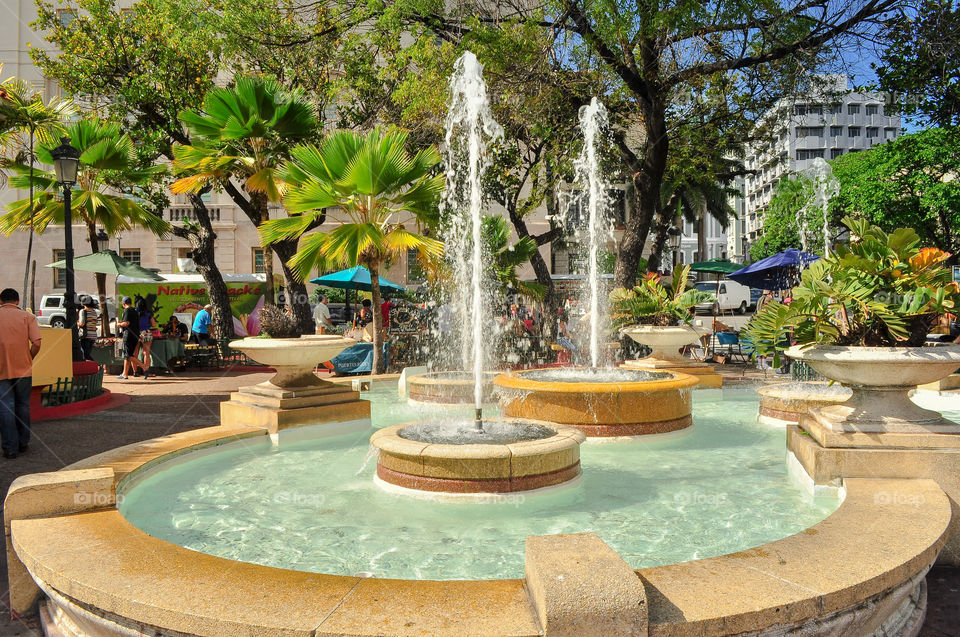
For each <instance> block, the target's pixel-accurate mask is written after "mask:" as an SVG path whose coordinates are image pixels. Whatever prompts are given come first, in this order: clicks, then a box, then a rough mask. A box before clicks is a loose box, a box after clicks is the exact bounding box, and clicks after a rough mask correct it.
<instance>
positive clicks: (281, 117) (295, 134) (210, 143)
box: [170, 77, 317, 201]
mask: <svg viewBox="0 0 960 637" xmlns="http://www.w3.org/2000/svg"><path fill="white" fill-rule="evenodd" d="M180 121H181V122H183V125H184V127H185V128H186V129H187V130H188V131H189V132H190V136H191V140H192V143H191V144H190V145H177V146H175V147H174V162H173V167H174V170H175V171H176V172H177V173H178V174H181V175H185V176H182V177H181V178H180V179H178V180H177V181H175V182H174V183H173V185H172V186H171V187H170V189H171V190H172V191H173V192H174V193H182V192H192V193H197V192H201V191H202V190H203V189H205V188H207V187H209V186H216V187H219V186H221V185H222V184H223V183H224V182H226V181H229V180H230V179H231V178H235V179H237V180H238V181H241V182H242V183H243V185H244V188H245V189H246V190H247V191H248V192H251V193H253V192H256V193H262V194H263V195H265V196H266V198H267V199H269V200H270V201H279V200H280V198H281V196H282V193H283V189H284V185H283V183H282V181H281V180H280V178H279V165H280V164H281V163H282V162H283V161H284V160H286V159H287V158H288V157H289V151H290V147H291V146H292V145H293V144H295V143H297V142H298V141H301V140H304V139H307V138H309V137H311V136H313V135H314V134H315V133H316V130H317V118H316V112H315V111H314V108H313V105H312V104H311V103H310V102H309V101H308V100H307V99H306V97H305V96H304V94H303V92H302V91H286V90H284V88H283V87H282V86H280V84H279V83H278V82H277V81H276V80H274V79H272V78H264V77H241V78H239V79H238V80H237V82H236V85H235V86H233V87H231V88H222V89H214V90H212V91H210V92H209V93H207V95H206V96H205V97H204V99H203V109H202V110H199V111H197V110H185V111H183V112H182V113H180Z"/></svg>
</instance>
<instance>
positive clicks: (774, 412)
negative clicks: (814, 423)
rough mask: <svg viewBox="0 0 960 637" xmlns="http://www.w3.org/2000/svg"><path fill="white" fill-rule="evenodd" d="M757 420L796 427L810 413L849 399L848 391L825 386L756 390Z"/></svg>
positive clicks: (795, 385)
mask: <svg viewBox="0 0 960 637" xmlns="http://www.w3.org/2000/svg"><path fill="white" fill-rule="evenodd" d="M757 393H758V394H759V395H760V407H759V415H760V420H761V421H764V422H768V423H769V424H778V425H782V424H788V423H796V422H798V421H799V420H800V416H803V415H805V414H807V413H809V412H810V410H811V409H818V408H820V407H829V406H831V405H839V404H840V403H842V402H844V401H846V400H847V399H848V398H850V396H851V395H852V392H851V391H850V389H849V388H847V387H844V386H843V385H834V384H830V383H825V382H818V381H810V382H802V383H774V384H771V385H764V386H763V387H761V388H759V389H758V390H757Z"/></svg>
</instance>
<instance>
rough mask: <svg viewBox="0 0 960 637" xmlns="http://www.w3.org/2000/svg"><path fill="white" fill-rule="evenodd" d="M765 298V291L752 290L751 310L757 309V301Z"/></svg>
mask: <svg viewBox="0 0 960 637" xmlns="http://www.w3.org/2000/svg"><path fill="white" fill-rule="evenodd" d="M761 296H763V290H761V289H760V288H750V309H751V310H755V309H757V301H759V300H760V297H761Z"/></svg>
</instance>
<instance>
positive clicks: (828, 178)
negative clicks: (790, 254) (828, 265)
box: [800, 157, 840, 256]
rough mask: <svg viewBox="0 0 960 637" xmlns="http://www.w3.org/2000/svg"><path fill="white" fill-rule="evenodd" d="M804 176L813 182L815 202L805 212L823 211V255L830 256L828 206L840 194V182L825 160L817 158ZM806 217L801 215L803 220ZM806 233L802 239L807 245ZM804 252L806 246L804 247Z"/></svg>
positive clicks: (805, 170)
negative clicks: (810, 210)
mask: <svg viewBox="0 0 960 637" xmlns="http://www.w3.org/2000/svg"><path fill="white" fill-rule="evenodd" d="M803 174H804V176H806V177H807V178H809V179H810V181H812V182H813V201H811V202H810V203H808V204H807V205H806V206H804V210H803V211H804V212H806V211H807V210H809V209H811V208H812V209H814V210H821V211H823V255H824V256H829V255H830V216H829V210H828V206H829V205H830V199H831V198H833V196H834V195H836V194H837V193H838V192H840V181H839V180H838V179H837V178H836V177H834V176H833V169H832V168H831V167H830V164H828V163H827V162H826V161H825V160H824V159H823V158H821V157H816V158H815V159H814V160H813V161H812V162H811V163H810V165H809V166H808V167H807V168H805V169H804V170H803ZM804 216H805V215H801V219H802V218H803V217H804ZM805 235H806V232H803V231H801V234H800V236H801V239H802V240H803V242H804V244H805V243H806V236H805ZM804 250H806V246H805V245H804Z"/></svg>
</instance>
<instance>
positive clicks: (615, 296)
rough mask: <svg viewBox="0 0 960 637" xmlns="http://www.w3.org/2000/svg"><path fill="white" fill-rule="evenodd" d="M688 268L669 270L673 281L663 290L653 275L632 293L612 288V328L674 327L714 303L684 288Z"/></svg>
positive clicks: (679, 267)
mask: <svg viewBox="0 0 960 637" xmlns="http://www.w3.org/2000/svg"><path fill="white" fill-rule="evenodd" d="M689 274H690V266H688V265H678V266H677V267H675V268H674V269H673V281H672V282H671V284H670V287H666V286H664V285H663V283H662V282H661V281H660V276H659V275H657V274H653V273H651V274H648V275H646V276H644V277H643V278H642V279H641V280H640V284H639V285H636V286H634V288H633V289H632V290H625V289H624V288H616V289H614V290H612V291H611V292H610V310H611V313H612V317H613V325H614V326H615V327H617V328H619V327H623V326H625V325H636V324H640V325H660V326H664V325H676V324H678V323H689V322H690V321H692V320H693V313H692V310H693V308H694V307H696V306H697V305H700V304H702V303H711V302H713V301H715V300H716V297H714V295H713V294H710V293H708V292H701V291H700V290H698V289H696V288H687V282H688V277H689Z"/></svg>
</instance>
